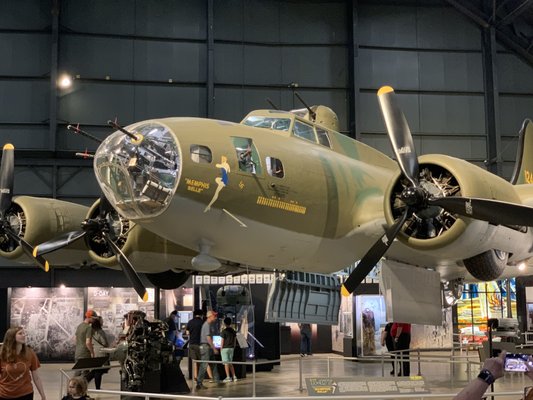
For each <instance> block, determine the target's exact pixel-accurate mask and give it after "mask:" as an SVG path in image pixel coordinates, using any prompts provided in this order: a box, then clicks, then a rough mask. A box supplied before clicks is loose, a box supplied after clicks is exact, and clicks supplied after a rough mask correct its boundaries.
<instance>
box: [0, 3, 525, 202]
mask: <svg viewBox="0 0 533 400" xmlns="http://www.w3.org/2000/svg"><path fill="white" fill-rule="evenodd" d="M354 3H355V4H354ZM59 5H60V13H59V17H58V23H59V29H58V32H57V33H58V34H57V37H58V47H57V54H58V55H57V72H58V73H62V72H67V73H70V74H71V75H72V76H74V77H75V78H76V79H75V81H74V85H73V87H72V88H71V89H69V90H66V91H63V90H58V91H57V104H56V98H55V95H54V94H55V92H54V90H55V89H53V87H52V83H51V78H50V76H51V74H53V73H54V65H55V64H54V62H55V61H54V58H53V54H54V53H53V49H54V29H53V28H52V27H53V14H52V8H53V1H40V0H3V1H2V2H1V3H0V55H1V62H0V135H1V137H2V142H7V141H10V142H12V143H14V144H15V146H16V148H17V149H18V150H19V151H18V152H17V168H16V185H15V191H16V193H17V194H35V195H42V196H56V197H59V198H63V199H67V200H69V199H73V200H75V201H79V202H83V203H90V202H91V201H92V199H93V198H95V197H96V196H98V193H99V192H98V187H97V185H96V182H95V180H94V177H93V173H92V168H91V164H90V161H83V160H79V161H78V160H75V159H72V156H71V155H72V154H73V153H74V152H76V151H83V150H85V149H86V148H88V149H89V150H94V149H95V146H96V143H93V142H90V141H87V140H86V139H84V138H81V137H78V136H76V135H74V134H72V133H67V131H66V124H67V123H80V124H82V126H84V127H85V129H86V130H88V131H90V132H91V133H93V134H95V135H96V136H99V137H105V136H106V135H107V134H109V133H110V132H111V129H110V128H108V127H107V126H106V121H107V120H108V119H114V118H115V117H117V118H118V121H119V123H121V124H128V123H131V122H134V121H137V120H142V119H147V118H153V117H165V116H201V117H203V116H211V117H214V118H220V119H226V120H231V121H239V120H240V119H241V118H242V117H243V116H244V115H245V114H246V113H247V112H248V111H250V110H252V109H255V108H267V107H269V106H268V104H267V103H266V101H265V99H266V98H267V97H268V98H270V99H272V101H273V102H274V103H276V104H277V105H279V106H280V107H281V108H284V109H290V108H300V107H301V104H299V102H298V100H297V99H295V98H294V96H293V92H294V91H295V90H296V91H298V92H299V93H301V94H302V95H303V96H304V98H305V99H306V101H307V102H308V103H310V104H325V105H328V106H330V107H332V108H333V109H334V110H336V112H337V113H338V115H339V118H340V122H341V129H342V130H345V131H348V130H350V129H351V126H352V121H350V116H351V115H355V120H356V128H357V132H356V134H357V136H358V137H360V138H361V139H362V140H363V141H364V142H366V143H368V144H370V145H372V146H375V147H377V148H379V149H381V150H383V151H384V152H386V153H387V154H390V153H391V151H390V145H389V143H388V139H387V137H386V135H385V133H384V130H385V129H384V124H383V122H382V118H381V114H380V112H379V109H378V103H377V99H376V95H375V92H376V90H377V89H378V88H379V87H380V86H382V85H384V84H390V85H392V86H394V87H395V88H396V89H397V90H398V92H399V93H400V98H401V102H402V107H403V108H404V111H405V113H406V115H407V118H408V121H409V123H410V125H411V129H412V131H413V133H414V135H415V142H416V145H417V150H418V152H419V153H433V152H443V153H447V154H450V155H454V156H458V157H462V158H466V159H468V160H470V161H472V162H474V163H476V164H478V165H482V166H483V165H484V164H483V161H484V160H485V159H486V158H487V145H486V143H487V138H486V129H485V109H484V87H483V82H484V81H483V65H482V64H483V61H482V60H483V58H482V52H481V33H480V30H479V28H478V27H477V26H475V25H474V24H473V23H472V22H470V21H469V20H468V19H466V18H465V17H464V16H462V15H461V14H460V13H459V12H458V11H456V10H455V9H454V8H452V7H449V6H447V5H446V3H445V2H444V1H440V0H429V1H418V2H417V1H405V2H402V1H385V0H383V1H379V0H375V1H362V0H361V1H359V2H352V1H347V0H338V1H335V0H332V1H326V0H322V1H303V0H301V1H299V0H279V1H270V0H203V1H202V0H179V1H170V0H167V1H155V0H153V1H145V0H143V1H141V0H137V1H132V0H114V1H107V0H106V1H104V0H92V1H83V0H62V1H60V2H59ZM352 14H354V15H356V16H357V19H356V20H353V19H352ZM352 26H355V31H354V33H353V35H352ZM211 28H212V29H211ZM352 39H353V41H354V43H352ZM352 51H353V54H354V62H353V68H354V70H352V60H351V54H352ZM497 73H498V85H499V89H500V102H499V103H500V112H499V118H500V126H499V131H500V134H501V138H502V146H501V147H502V153H503V158H504V165H503V174H504V176H506V177H509V176H510V174H511V171H512V166H513V162H514V158H515V148H516V139H515V137H516V133H517V131H518V129H519V127H520V124H521V122H522V120H523V119H524V118H525V117H527V116H533V95H532V94H531V93H532V92H533V77H532V74H531V67H530V66H529V65H526V64H524V63H523V62H522V61H520V60H519V59H518V58H517V57H516V56H514V55H512V54H509V53H507V52H505V51H503V50H502V51H500V52H499V53H498V56H497ZM352 77H355V79H354V83H353V84H352ZM291 84H292V85H293V86H297V88H296V89H295V88H291V87H290V86H291ZM352 91H353V94H355V97H354V98H355V99H356V101H355V102H354V103H352V102H351V98H352ZM208 93H213V97H212V98H211V97H210V96H209V95H208ZM50 118H57V130H54V129H53V128H54V126H55V123H54V124H50ZM50 126H52V130H51V129H50ZM353 133H354V132H352V134H353Z"/></svg>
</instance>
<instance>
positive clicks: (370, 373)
mask: <svg viewBox="0 0 533 400" xmlns="http://www.w3.org/2000/svg"><path fill="white" fill-rule="evenodd" d="M435 355H436V356H437V357H442V361H439V360H437V361H431V362H423V363H421V365H420V368H421V375H422V376H423V377H424V380H425V383H426V387H427V388H428V389H429V390H430V392H431V393H435V394H436V393H456V392H458V391H459V390H460V389H461V388H462V387H463V386H464V385H465V384H466V383H467V367H466V364H458V365H456V366H455V368H454V373H453V374H452V373H451V368H450V364H449V363H446V362H443V361H445V360H446V359H448V360H449V355H448V354H447V353H440V354H438V353H436V354H435ZM328 357H330V359H329V365H330V370H331V376H332V377H338V378H341V377H357V378H358V379H359V378H362V377H366V376H367V377H378V376H381V374H382V366H381V363H379V362H378V363H369V362H353V361H346V360H342V359H341V358H340V356H338V355H334V354H320V355H318V354H317V355H313V356H310V357H304V358H302V359H301V362H302V372H303V374H302V375H303V387H304V390H303V391H300V390H299V362H300V358H299V357H298V356H294V355H290V356H282V362H281V364H280V365H277V366H275V367H274V368H273V370H272V371H270V372H257V376H256V396H258V397H298V396H307V395H308V394H307V390H305V378H306V377H307V378H310V377H326V376H327V371H328ZM470 358H471V360H472V361H478V358H477V354H471V355H470ZM181 366H182V370H183V373H184V374H185V375H186V376H187V375H188V371H187V360H186V359H184V360H183V361H182V363H181ZM71 367H72V364H43V365H42V366H41V370H40V372H41V376H42V378H43V382H44V386H45V391H46V395H47V399H48V400H52V399H58V398H61V397H60V375H61V372H60V370H61V369H65V370H66V371H68V370H69V369H70V368H71ZM478 370H479V366H477V365H473V366H472V376H475V375H477V372H476V371H478ZM411 371H412V374H414V373H416V372H417V371H418V364H417V363H416V362H413V363H411ZM389 373H390V364H386V366H385V374H386V375H387V376H390V375H389ZM187 383H188V384H189V387H191V388H192V387H193V385H192V384H191V381H190V380H187ZM65 385H66V383H65ZM529 385H533V382H531V381H529V379H527V378H524V376H523V374H521V373H515V374H511V373H507V374H506V376H505V377H504V378H502V379H499V380H498V381H497V382H496V383H495V391H497V392H514V391H520V390H522V389H523V387H524V386H529ZM205 386H206V387H207V388H206V389H201V390H193V391H191V393H190V394H189V395H191V396H202V397H213V398H216V397H219V396H222V397H252V394H253V392H252V373H251V372H249V373H247V377H246V378H245V379H241V380H239V381H237V382H231V383H227V384H219V385H216V384H215V383H209V382H207V380H206V381H205ZM119 387H120V385H119V373H118V368H114V369H112V370H111V371H110V372H109V373H108V374H106V375H104V378H103V383H102V389H103V390H119ZM89 389H94V383H91V384H90V385H89ZM61 393H63V392H61ZM91 396H92V397H93V398H95V399H98V400H119V396H118V395H112V394H104V393H97V392H93V393H91ZM35 398H36V400H39V396H38V394H37V395H36V397H35ZM413 398H420V397H413ZM440 398H451V397H440ZM495 398H496V399H513V400H517V399H519V398H521V396H519V395H517V394H512V395H511V394H509V395H505V396H498V397H495Z"/></svg>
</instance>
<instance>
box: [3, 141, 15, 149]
mask: <svg viewBox="0 0 533 400" xmlns="http://www.w3.org/2000/svg"><path fill="white" fill-rule="evenodd" d="M4 150H15V146H13V145H12V144H11V143H6V144H4Z"/></svg>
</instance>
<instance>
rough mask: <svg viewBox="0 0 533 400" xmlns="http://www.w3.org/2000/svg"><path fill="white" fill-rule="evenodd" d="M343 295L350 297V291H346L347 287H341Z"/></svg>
mask: <svg viewBox="0 0 533 400" xmlns="http://www.w3.org/2000/svg"><path fill="white" fill-rule="evenodd" d="M341 294H342V295H343V296H344V297H348V296H349V295H350V292H349V291H348V289H346V286H344V285H342V286H341Z"/></svg>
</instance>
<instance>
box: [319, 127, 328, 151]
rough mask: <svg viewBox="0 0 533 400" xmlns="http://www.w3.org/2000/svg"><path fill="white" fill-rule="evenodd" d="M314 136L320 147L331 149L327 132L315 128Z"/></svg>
mask: <svg viewBox="0 0 533 400" xmlns="http://www.w3.org/2000/svg"><path fill="white" fill-rule="evenodd" d="M316 135H317V136H318V143H320V144H321V145H322V146H326V147H331V143H330V142H329V136H328V132H327V131H325V130H324V129H320V128H316Z"/></svg>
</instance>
